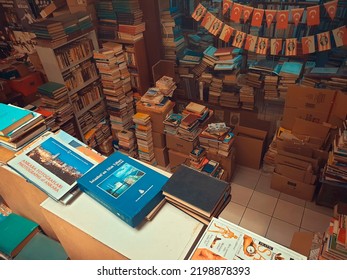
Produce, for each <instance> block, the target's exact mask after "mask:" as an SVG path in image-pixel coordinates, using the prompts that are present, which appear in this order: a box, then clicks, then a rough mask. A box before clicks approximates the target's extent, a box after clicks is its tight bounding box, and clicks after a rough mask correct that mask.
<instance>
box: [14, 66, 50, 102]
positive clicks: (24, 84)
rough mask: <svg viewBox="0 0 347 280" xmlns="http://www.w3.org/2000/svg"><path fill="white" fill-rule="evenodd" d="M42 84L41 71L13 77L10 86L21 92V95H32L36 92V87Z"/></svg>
mask: <svg viewBox="0 0 347 280" xmlns="http://www.w3.org/2000/svg"><path fill="white" fill-rule="evenodd" d="M42 84H43V81H42V77H41V73H40V72H37V71H36V72H32V73H30V74H29V75H27V76H24V77H20V78H17V79H13V80H11V81H10V86H11V88H12V89H13V90H14V91H17V92H19V93H21V94H22V95H23V96H29V95H33V94H35V93H36V92H37V88H38V87H39V86H40V85H42Z"/></svg>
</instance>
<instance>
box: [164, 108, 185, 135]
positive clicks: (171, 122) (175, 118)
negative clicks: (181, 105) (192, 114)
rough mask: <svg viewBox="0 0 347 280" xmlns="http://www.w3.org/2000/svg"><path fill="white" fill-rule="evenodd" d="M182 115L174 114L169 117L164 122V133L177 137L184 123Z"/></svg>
mask: <svg viewBox="0 0 347 280" xmlns="http://www.w3.org/2000/svg"><path fill="white" fill-rule="evenodd" d="M182 117H183V116H182V115H181V114H175V113H172V114H170V115H168V117H167V118H166V119H165V120H164V121H163V124H164V132H165V133H167V134H172V135H176V134H177V131H178V128H179V126H180V124H181V121H182Z"/></svg>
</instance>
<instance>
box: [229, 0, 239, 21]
mask: <svg viewBox="0 0 347 280" xmlns="http://www.w3.org/2000/svg"><path fill="white" fill-rule="evenodd" d="M241 12H242V5H240V4H237V3H234V5H233V8H232V9H231V12H230V19H231V20H232V21H234V22H240V17H241Z"/></svg>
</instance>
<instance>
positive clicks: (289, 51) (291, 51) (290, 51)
mask: <svg viewBox="0 0 347 280" xmlns="http://www.w3.org/2000/svg"><path fill="white" fill-rule="evenodd" d="M296 53H297V40H296V38H290V39H286V51H285V55H286V56H295V55H296Z"/></svg>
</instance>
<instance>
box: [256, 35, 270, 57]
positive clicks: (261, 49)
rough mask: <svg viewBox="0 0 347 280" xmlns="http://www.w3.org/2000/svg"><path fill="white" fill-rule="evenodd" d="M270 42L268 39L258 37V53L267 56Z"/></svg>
mask: <svg viewBox="0 0 347 280" xmlns="http://www.w3.org/2000/svg"><path fill="white" fill-rule="evenodd" d="M268 42H269V39H268V38H263V37H258V45H257V51H256V53H258V54H266V52H267V45H268Z"/></svg>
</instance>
